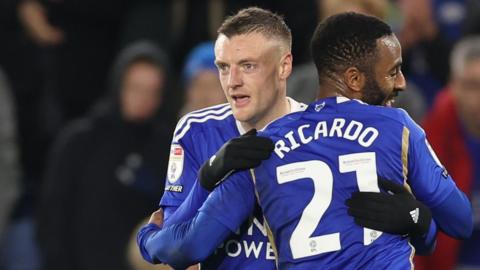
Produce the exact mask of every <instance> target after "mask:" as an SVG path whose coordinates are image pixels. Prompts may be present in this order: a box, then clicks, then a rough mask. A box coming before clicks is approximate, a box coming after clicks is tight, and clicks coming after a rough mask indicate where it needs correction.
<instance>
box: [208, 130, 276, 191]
mask: <svg viewBox="0 0 480 270" xmlns="http://www.w3.org/2000/svg"><path fill="white" fill-rule="evenodd" d="M256 134H257V131H256V130H255V129H252V130H250V131H248V132H247V133H245V134H243V135H242V136H240V137H238V138H234V139H231V140H230V141H228V142H226V143H225V144H224V145H223V146H222V148H220V150H218V152H217V153H216V154H215V155H213V156H212V157H211V158H210V160H207V161H206V162H205V163H204V164H203V165H202V167H201V168H200V172H199V181H200V184H201V185H202V187H204V188H205V189H206V190H208V191H212V190H213V189H214V188H215V187H216V186H217V185H218V184H220V183H221V182H222V181H223V179H225V178H226V177H227V176H228V175H229V174H230V173H232V172H233V171H234V170H245V169H250V168H255V167H257V166H258V165H260V163H261V162H262V160H265V159H268V158H269V157H270V153H271V152H272V151H273V142H272V140H270V139H268V138H265V137H257V136H256Z"/></svg>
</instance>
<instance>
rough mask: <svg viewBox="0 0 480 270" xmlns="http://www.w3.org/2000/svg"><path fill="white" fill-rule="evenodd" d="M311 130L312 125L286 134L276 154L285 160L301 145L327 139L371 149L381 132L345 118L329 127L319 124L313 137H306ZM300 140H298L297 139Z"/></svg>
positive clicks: (325, 124)
mask: <svg viewBox="0 0 480 270" xmlns="http://www.w3.org/2000/svg"><path fill="white" fill-rule="evenodd" d="M308 129H310V125H308V124H305V125H301V126H299V127H298V128H297V129H296V130H290V131H289V132H287V133H286V134H285V136H284V137H285V139H286V140H284V139H281V140H278V141H276V142H275V149H274V152H275V154H276V155H277V156H278V157H279V158H281V159H283V158H284V157H285V154H286V153H288V152H290V151H292V150H295V149H297V148H298V147H300V145H303V144H309V143H310V142H312V141H316V140H319V139H320V138H326V137H337V138H344V139H347V140H350V141H357V142H358V144H360V145H361V146H363V147H369V146H370V145H372V144H373V142H374V141H375V140H376V139H377V138H378V135H379V132H378V130H377V129H376V128H374V127H365V126H364V125H363V124H362V123H360V122H358V121H355V120H351V121H349V122H348V123H347V121H346V120H345V119H343V118H335V119H334V120H333V122H332V124H331V126H330V127H329V126H328V124H327V122H326V121H321V122H318V123H317V125H316V126H315V129H314V131H313V138H312V136H308V137H306V136H305V130H308ZM297 138H298V139H297Z"/></svg>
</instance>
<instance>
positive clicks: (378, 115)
mask: <svg viewBox="0 0 480 270" xmlns="http://www.w3.org/2000/svg"><path fill="white" fill-rule="evenodd" d="M358 102H359V103H363V102H361V101H358ZM363 104H364V105H365V107H366V112H367V115H366V116H367V117H369V118H371V119H379V120H381V119H385V120H387V121H386V122H383V123H385V125H384V127H385V128H386V129H388V128H389V127H391V126H392V125H399V126H401V127H402V128H406V129H407V130H408V131H409V132H410V134H413V135H414V136H423V135H424V134H425V132H424V131H423V129H422V128H421V127H420V126H419V125H418V124H417V123H416V122H415V121H414V120H413V119H412V117H411V116H410V115H409V114H408V112H407V111H405V110H404V109H402V108H394V107H385V106H378V105H368V104H365V103H363Z"/></svg>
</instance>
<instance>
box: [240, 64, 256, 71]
mask: <svg viewBox="0 0 480 270" xmlns="http://www.w3.org/2000/svg"><path fill="white" fill-rule="evenodd" d="M256 67H257V66H256V65H255V64H252V63H245V64H243V69H244V70H245V71H247V72H249V71H253V70H255V68H256Z"/></svg>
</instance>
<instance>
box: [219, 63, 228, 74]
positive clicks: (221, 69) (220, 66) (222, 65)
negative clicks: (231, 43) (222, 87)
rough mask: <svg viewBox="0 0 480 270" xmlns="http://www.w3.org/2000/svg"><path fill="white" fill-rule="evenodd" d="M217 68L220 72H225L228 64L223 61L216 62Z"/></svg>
mask: <svg viewBox="0 0 480 270" xmlns="http://www.w3.org/2000/svg"><path fill="white" fill-rule="evenodd" d="M217 69H218V71H220V73H226V72H228V65H227V64H223V63H218V64H217Z"/></svg>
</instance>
